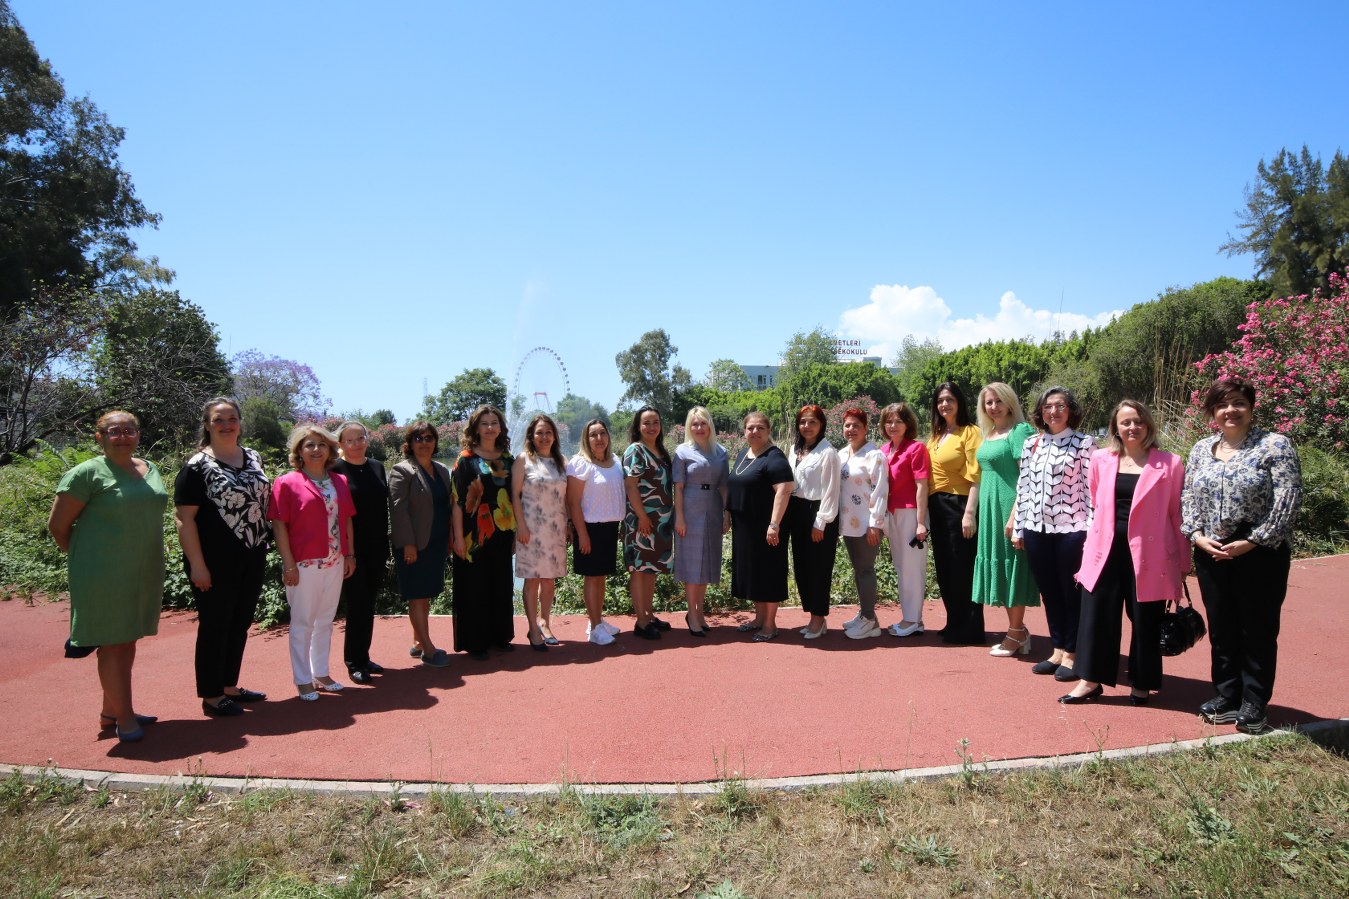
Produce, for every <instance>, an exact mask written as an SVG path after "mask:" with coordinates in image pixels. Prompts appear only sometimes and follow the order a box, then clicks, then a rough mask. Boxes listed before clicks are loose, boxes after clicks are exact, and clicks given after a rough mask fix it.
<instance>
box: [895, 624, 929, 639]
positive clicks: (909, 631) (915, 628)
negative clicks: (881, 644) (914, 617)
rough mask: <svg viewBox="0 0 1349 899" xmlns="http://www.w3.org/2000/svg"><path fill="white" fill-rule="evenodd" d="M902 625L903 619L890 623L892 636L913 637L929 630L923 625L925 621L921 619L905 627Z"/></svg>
mask: <svg viewBox="0 0 1349 899" xmlns="http://www.w3.org/2000/svg"><path fill="white" fill-rule="evenodd" d="M902 625H903V622H902V621H896V622H895V623H894V624H892V625H890V636H892V637H912V636H913V635H914V634H921V633H923V632H924V631H926V630H927V628H925V627H923V622H921V621H919V622H918V623H917V624H911V625H909V626H908V627H903V626H902Z"/></svg>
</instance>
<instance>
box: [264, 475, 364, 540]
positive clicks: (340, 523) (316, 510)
mask: <svg viewBox="0 0 1349 899" xmlns="http://www.w3.org/2000/svg"><path fill="white" fill-rule="evenodd" d="M328 477H330V478H332V480H333V489H334V490H335V491H337V529H338V533H339V536H340V537H341V540H342V554H343V555H348V554H350V553H351V551H352V549H351V547H350V546H348V545H347V519H348V518H351V516H353V515H355V514H356V505H355V503H353V502H352V499H351V488H350V487H348V486H347V479H346V478H344V477H343V476H342V475H340V474H338V473H337V472H335V471H334V472H329V473H328ZM267 517H268V518H269V519H271V520H272V521H277V520H280V521H284V522H285V523H286V527H287V529H288V530H287V533H288V535H289V537H290V551H291V554H292V555H293V556H295V561H297V562H304V561H306V560H308V559H326V558H327V557H328V510H327V509H326V508H325V507H324V505H323V494H322V493H319V489H318V488H317V487H315V486H314V482H313V481H311V480H309V478H307V477H305V474H304V472H302V471H292V472H288V473H286V474H283V475H282V476H281V477H279V478H277V479H276V480H275V481H273V482H272V502H271V504H270V505H269V506H268V508H267Z"/></svg>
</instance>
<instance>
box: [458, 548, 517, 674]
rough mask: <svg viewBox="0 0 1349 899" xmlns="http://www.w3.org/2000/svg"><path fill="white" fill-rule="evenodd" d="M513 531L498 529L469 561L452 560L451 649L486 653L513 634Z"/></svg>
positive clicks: (512, 637)
mask: <svg viewBox="0 0 1349 899" xmlns="http://www.w3.org/2000/svg"><path fill="white" fill-rule="evenodd" d="M514 549H515V531H497V532H496V533H494V534H493V535H492V536H491V538H489V539H488V541H487V542H486V543H484V544H483V545H482V546H480V547H478V551H477V552H476V553H475V554H474V556H473V561H471V562H469V561H467V560H465V559H461V558H459V557H458V556H452V557H451V558H452V559H453V560H454V562H453V564H454V605H453V609H452V611H453V618H454V651H455V652H485V651H486V650H487V648H488V647H490V646H501V645H504V644H506V643H509V642H511V640H512V639H514V637H515V605H514V601H515V581H514V578H513V576H512V573H511V556H512V554H513V552H514Z"/></svg>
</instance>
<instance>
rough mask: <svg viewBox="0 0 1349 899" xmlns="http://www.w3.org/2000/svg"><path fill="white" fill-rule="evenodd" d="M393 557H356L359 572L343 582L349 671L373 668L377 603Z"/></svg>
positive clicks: (344, 652) (344, 646)
mask: <svg viewBox="0 0 1349 899" xmlns="http://www.w3.org/2000/svg"><path fill="white" fill-rule="evenodd" d="M388 566H389V556H388V553H387V552H383V553H361V552H357V553H356V572H355V573H354V574H352V576H351V577H349V578H347V579H346V580H344V581H343V582H342V605H343V606H344V607H346V610H347V635H346V638H345V640H344V641H343V643H342V658H343V660H344V661H345V662H346V663H347V670H348V671H353V670H355V669H358V668H364V667H365V666H366V665H369V664H370V641H371V640H372V639H374V635H375V600H376V599H377V598H378V597H379V589H380V587H382V586H383V585H384V578H385V576H386V575H387V574H388Z"/></svg>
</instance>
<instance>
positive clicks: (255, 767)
mask: <svg viewBox="0 0 1349 899" xmlns="http://www.w3.org/2000/svg"><path fill="white" fill-rule="evenodd" d="M1347 582H1349V556H1336V557H1330V558H1324V559H1313V560H1308V561H1304V562H1298V563H1295V564H1294V566H1293V574H1292V578H1291V584H1290V588H1289V594H1288V600H1287V603H1286V604H1285V606H1284V614H1283V633H1282V636H1281V638H1280V646H1281V648H1282V650H1283V652H1282V657H1281V659H1280V671H1279V678H1278V686H1277V690H1276V692H1275V696H1274V704H1273V706H1272V707H1271V708H1270V710H1269V712H1270V719H1271V723H1273V724H1301V723H1307V722H1311V721H1315V720H1318V719H1328V718H1342V717H1349V698H1347V696H1349V694H1346V692H1345V690H1344V689H1343V685H1344V684H1345V683H1349V652H1346V649H1345V647H1347V646H1349V611H1346V608H1345V599H1346V590H1345V584H1346V583H1347ZM1191 593H1192V594H1193V595H1194V596H1195V598H1196V600H1197V599H1198V591H1197V588H1195V586H1194V585H1193V584H1191ZM852 613H853V609H851V608H847V607H844V608H840V609H836V610H835V611H834V614H833V615H832V616H831V619H830V620H831V622H834V623H835V629H834V630H831V632H830V633H829V635H828V636H827V637H825V638H824V639H822V640H819V641H814V642H811V643H806V642H804V641H803V640H802V639H801V638H800V637H799V636H798V635H796V634H795V627H797V626H799V625H801V624H803V623H804V622H805V616H804V615H803V614H802V613H801V611H800V610H799V609H788V610H784V611H783V613H782V614H781V615H780V621H781V622H782V623H783V624H784V626H785V627H784V633H783V635H782V636H781V637H780V638H779V639H778V640H776V641H774V642H772V643H767V644H751V643H749V642H747V641H746V639H745V638H744V636H743V635H740V634H737V633H735V632H734V630H733V629H732V628H731V627H730V626H729V625H731V624H734V623H735V622H736V621H737V620H743V619H744V617H745V616H728V617H725V618H722V619H721V620H720V621H719V622H718V623H719V624H721V625H722V626H721V627H719V628H718V629H717V630H715V631H714V632H713V636H712V637H711V638H710V639H708V640H706V641H699V640H695V639H694V638H693V637H690V636H688V635H687V634H686V633H684V632H683V630H682V625H683V616H682V615H678V614H673V615H668V616H666V617H667V619H668V620H670V621H671V622H672V623H673V624H675V630H673V631H671V632H670V633H668V634H667V635H666V636H665V639H663V640H661V641H659V642H647V641H644V640H640V639H638V638H637V637H636V636H635V635H633V634H631V633H626V634H624V635H623V636H622V637H620V638H619V639H618V641H617V642H616V643H615V644H614V645H613V646H609V647H598V646H592V645H589V644H588V643H585V642H583V639H584V633H585V621H584V619H582V618H579V617H566V618H556V619H555V627H554V631H555V632H556V634H557V636H558V637H559V638H560V639H561V640H562V641H563V645H562V646H561V647H557V648H554V649H552V650H550V651H549V652H547V653H536V652H531V651H530V649H529V647H528V645H527V643H526V641H525V638H524V628H523V622H521V621H520V620H518V619H517V633H518V634H519V636H518V637H517V639H516V647H517V648H516V651H515V652H513V653H509V654H495V653H494V654H493V656H492V658H491V659H490V660H489V661H487V662H474V661H472V660H470V659H468V658H467V657H466V656H463V655H458V656H455V657H454V658H453V660H452V661H451V664H450V666H449V667H448V668H443V669H431V668H425V667H422V666H421V665H419V664H415V663H414V661H413V660H412V659H409V658H408V655H407V646H408V642H409V628H408V626H407V624H406V622H405V621H404V620H403V619H399V618H389V619H381V620H380V621H378V622H377V623H376V627H375V646H374V650H373V652H372V655H373V657H374V658H375V659H376V660H377V661H379V662H381V663H383V664H384V665H385V666H386V667H387V668H388V672H387V673H386V674H385V675H384V676H383V677H380V678H378V679H377V684H376V685H374V686H371V687H354V686H353V687H349V688H348V689H347V690H346V691H345V692H343V693H341V694H340V695H325V696H323V697H322V698H321V700H320V701H319V702H315V703H306V702H301V701H300V700H299V699H297V698H296V697H295V691H294V687H293V686H292V685H291V683H290V666H289V661H288V655H287V648H286V632H285V630H284V629H277V630H275V631H271V632H267V633H262V634H258V635H256V636H254V637H253V639H252V640H251V641H250V642H249V646H248V652H247V655H246V656H245V659H244V672H245V677H244V679H243V684H244V686H246V687H250V688H253V689H260V690H264V691H266V692H267V693H268V694H269V695H270V696H271V699H270V700H269V701H267V702H265V703H261V704H259V705H257V706H253V707H252V708H250V710H249V711H248V713H247V714H246V715H244V716H242V717H240V718H232V719H223V720H216V719H208V718H206V717H204V716H203V715H202V714H201V710H200V704H199V701H198V700H197V699H196V697H195V696H194V692H195V691H194V689H193V682H192V647H193V640H194V635H195V630H196V628H195V616H193V615H191V614H188V613H168V614H166V615H165V616H164V618H163V622H162V625H161V627H160V632H159V635H158V636H156V637H152V638H150V639H147V640H143V641H141V644H140V651H139V655H138V657H137V661H136V674H135V678H136V680H135V686H136V691H137V708H138V710H139V711H141V712H142V713H145V714H156V715H159V716H160V719H161V720H160V723H158V724H156V725H154V726H153V727H151V728H148V729H147V734H146V738H145V740H144V741H143V742H141V743H136V744H119V743H118V742H117V741H116V740H115V739H114V738H113V737H111V736H110V734H109V733H107V732H105V733H100V732H99V731H98V730H97V727H96V724H97V714H98V702H99V701H98V679H97V673H96V670H95V666H94V660H93V659H92V658H90V659H84V660H68V659H65V658H63V657H62V653H61V645H62V642H63V641H64V639H65V637H66V635H67V627H68V625H67V614H68V609H67V607H66V605H65V604H64V603H42V604H38V605H30V604H28V603H25V602H22V601H15V600H11V601H8V602H0V644H2V645H3V654H2V655H0V657H3V659H4V664H3V666H0V720H3V721H4V722H5V727H4V728H3V729H0V762H5V763H10V764H46V763H50V764H53V765H57V766H60V767H66V768H80V769H91V770H101V771H119V772H127V773H138V774H167V775H173V774H188V773H193V774H199V775H234V776H253V777H290V778H315V779H324V780H329V779H331V780H371V781H393V780H397V781H442V782H457V783H500V784H506V783H550V782H558V781H560V780H563V779H566V780H570V781H572V782H580V783H640V782H657V783H667V782H682V783H692V782H697V781H706V780H716V779H718V778H720V777H723V776H740V777H748V778H766V777H786V776H793V775H809V774H824V773H852V772H857V771H867V770H889V769H901V768H920V767H928V766H939V765H950V764H954V763H957V762H958V761H959V758H958V756H957V754H956V750H957V746H958V744H959V742H960V741H961V740H962V739H965V740H968V741H969V744H968V746H969V753H970V754H971V755H972V756H973V758H974V759H975V760H976V761H983V760H1000V759H1014V758H1027V757H1041V756H1054V755H1065V754H1070V753H1077V752H1094V751H1096V750H1098V749H1116V748H1121V747H1128V746H1144V745H1149V744H1158V743H1170V742H1173V741H1178V740H1192V739H1197V738H1202V737H1204V736H1207V735H1213V734H1226V733H1230V732H1232V729H1231V728H1230V727H1218V728H1215V727H1211V726H1207V725H1205V724H1203V723H1202V722H1201V721H1200V720H1199V718H1198V717H1197V716H1196V714H1195V709H1196V707H1197V706H1198V705H1199V704H1200V703H1201V702H1203V701H1204V700H1206V699H1208V698H1209V697H1210V696H1211V695H1212V689H1211V687H1210V686H1209V680H1208V661H1209V659H1208V656H1209V644H1208V641H1207V640H1204V641H1203V642H1201V643H1200V644H1199V646H1197V647H1195V648H1194V649H1192V650H1190V651H1189V652H1187V653H1186V654H1184V655H1183V656H1180V657H1178V658H1175V659H1167V660H1166V680H1165V689H1164V691H1163V692H1162V694H1161V695H1160V696H1159V697H1158V698H1157V699H1155V700H1154V704H1153V705H1152V706H1149V707H1146V708H1133V707H1130V706H1129V705H1127V703H1126V700H1125V697H1126V695H1127V693H1128V688H1127V687H1121V688H1118V689H1115V690H1108V694H1109V695H1108V696H1107V697H1106V698H1105V700H1104V701H1102V702H1099V703H1097V704H1094V705H1087V706H1063V705H1060V704H1059V703H1058V702H1056V701H1055V700H1056V698H1057V697H1058V696H1059V695H1060V694H1061V693H1063V692H1065V687H1066V685H1064V684H1059V683H1056V682H1055V681H1054V680H1053V678H1049V677H1036V676H1033V675H1032V674H1031V673H1030V663H1032V662H1035V661H1037V660H1039V659H1040V658H1043V656H1044V655H1045V654H1046V653H1047V651H1048V648H1049V646H1048V638H1047V637H1046V636H1045V634H1046V633H1047V631H1046V628H1045V623H1044V615H1043V612H1042V611H1041V610H1038V609H1037V610H1032V611H1031V612H1030V614H1029V615H1028V616H1027V621H1028V624H1029V625H1030V627H1031V630H1032V632H1033V633H1034V634H1035V644H1034V651H1033V652H1032V654H1031V655H1030V656H1028V657H1025V658H1024V660H1023V659H1022V658H1016V659H998V658H993V657H991V656H989V655H988V651H987V649H983V648H979V647H947V646H943V645H941V643H940V641H939V640H938V639H937V637H936V636H935V634H929V635H925V636H923V637H918V638H910V639H906V640H899V639H896V638H893V637H890V636H888V635H887V636H885V637H882V638H880V639H872V640H864V641H853V640H849V639H847V638H846V637H844V636H843V634H842V632H841V631H840V630H838V629H837V626H838V625H840V624H841V623H842V621H843V620H845V619H846V618H849V617H851V615H852ZM925 615H926V618H927V624H928V626H929V628H931V629H932V630H934V631H935V630H936V629H937V628H940V627H941V625H942V623H943V622H942V611H941V604H940V602H929V603H928V604H927V608H926V612H925ZM897 617H898V616H897V615H896V613H895V610H893V609H882V610H881V620H882V622H884V623H888V622H891V621H894V620H896V619H897ZM987 621H988V624H989V627H990V640H992V639H994V638H996V637H997V636H1000V633H1001V632H1000V631H998V632H997V633H994V632H993V631H992V628H994V627H998V626H1000V625H1005V618H1004V616H1003V614H1002V613H1001V612H999V611H997V610H990V611H989V612H988V615H987ZM615 623H620V624H622V623H626V624H627V625H628V627H629V629H630V627H631V621H630V620H628V621H626V622H625V621H624V620H622V619H615ZM340 627H341V625H340V623H339V631H340ZM432 627H433V633H434V634H435V636H436V638H437V640H439V641H440V642H441V644H442V645H446V646H448V645H449V644H450V628H451V625H450V621H449V619H448V618H443V619H436V620H435V621H434V622H433V625H432ZM1126 629H1127V622H1126ZM340 640H341V637H340V633H339V634H335V635H334V641H333V643H334V659H335V660H336V661H335V664H334V668H333V673H334V675H335V676H337V677H338V678H339V679H341V674H342V673H344V672H342V670H341V664H340V647H341V643H340Z"/></svg>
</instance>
